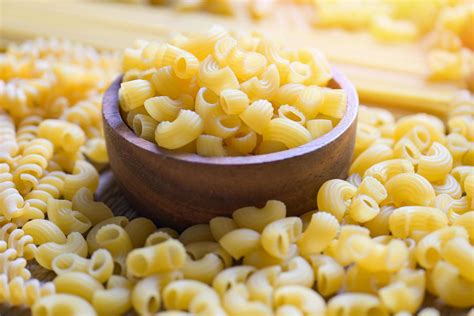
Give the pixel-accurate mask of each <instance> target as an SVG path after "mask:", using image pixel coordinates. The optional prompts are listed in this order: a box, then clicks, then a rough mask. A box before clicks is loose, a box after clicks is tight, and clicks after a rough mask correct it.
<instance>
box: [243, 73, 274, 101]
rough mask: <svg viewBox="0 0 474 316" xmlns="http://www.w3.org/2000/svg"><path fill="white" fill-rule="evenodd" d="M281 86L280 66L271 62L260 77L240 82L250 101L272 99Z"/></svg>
mask: <svg viewBox="0 0 474 316" xmlns="http://www.w3.org/2000/svg"><path fill="white" fill-rule="evenodd" d="M279 86H280V74H279V72H278V68H277V67H276V66H275V65H274V64H271V65H270V66H268V67H267V69H265V71H264V72H263V73H262V74H261V75H260V76H259V77H252V78H250V79H249V80H247V81H245V82H242V83H241V84H240V89H241V90H242V91H243V92H245V93H246V94H247V96H248V97H249V99H250V101H252V102H253V101H255V100H259V99H266V100H268V99H271V98H272V96H273V95H274V94H275V92H276V90H277V89H278V87H279Z"/></svg>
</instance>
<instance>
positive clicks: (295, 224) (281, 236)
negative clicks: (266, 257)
mask: <svg viewBox="0 0 474 316" xmlns="http://www.w3.org/2000/svg"><path fill="white" fill-rule="evenodd" d="M302 229H303V224H302V222H301V219H300V218H299V217H287V218H282V219H279V220H276V221H274V222H272V223H270V224H268V225H267V226H266V227H265V228H264V229H263V231H262V235H261V244H262V247H263V249H265V251H266V252H268V253H269V254H270V255H272V256H274V257H276V258H283V257H285V256H286V255H287V254H288V253H289V248H290V244H292V243H294V242H295V241H296V240H298V238H299V237H300V235H301V233H302Z"/></svg>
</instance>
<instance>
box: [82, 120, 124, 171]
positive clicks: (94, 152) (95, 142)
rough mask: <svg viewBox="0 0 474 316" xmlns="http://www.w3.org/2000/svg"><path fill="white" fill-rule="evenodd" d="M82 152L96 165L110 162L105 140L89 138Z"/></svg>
mask: <svg viewBox="0 0 474 316" xmlns="http://www.w3.org/2000/svg"><path fill="white" fill-rule="evenodd" d="M132 125H133V124H132ZM81 150H82V152H83V153H84V155H86V157H87V158H88V159H89V160H91V161H93V162H94V163H97V164H106V163H108V162H109V154H108V152H107V147H106V146H105V140H104V139H102V138H99V137H95V138H89V139H88V140H87V141H86V144H85V145H84V146H83V147H82V149H81Z"/></svg>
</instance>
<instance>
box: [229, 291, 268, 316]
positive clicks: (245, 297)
mask: <svg viewBox="0 0 474 316" xmlns="http://www.w3.org/2000/svg"><path fill="white" fill-rule="evenodd" d="M222 305H223V306H224V308H225V310H226V312H227V313H228V314H229V315H233V316H237V315H262V316H263V315H268V316H269V315H272V310H271V308H270V307H269V306H267V305H265V304H264V303H262V302H260V301H252V300H250V295H249V291H248V290H247V288H246V287H245V286H244V285H243V284H237V285H235V286H234V287H232V288H230V289H229V290H228V291H226V292H225V293H224V296H223V299H222Z"/></svg>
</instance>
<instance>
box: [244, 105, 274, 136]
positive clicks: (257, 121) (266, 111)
mask: <svg viewBox="0 0 474 316" xmlns="http://www.w3.org/2000/svg"><path fill="white" fill-rule="evenodd" d="M239 117H240V119H242V121H243V122H244V123H245V124H247V126H249V127H250V128H251V129H252V130H254V131H255V133H257V134H260V135H261V134H263V132H264V130H265V128H266V127H267V125H268V124H269V123H270V121H271V120H272V117H273V106H272V104H271V103H270V102H269V101H267V100H256V101H253V102H252V104H250V106H248V107H247V108H246V109H245V110H244V111H243V112H242V113H240V115H239Z"/></svg>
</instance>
